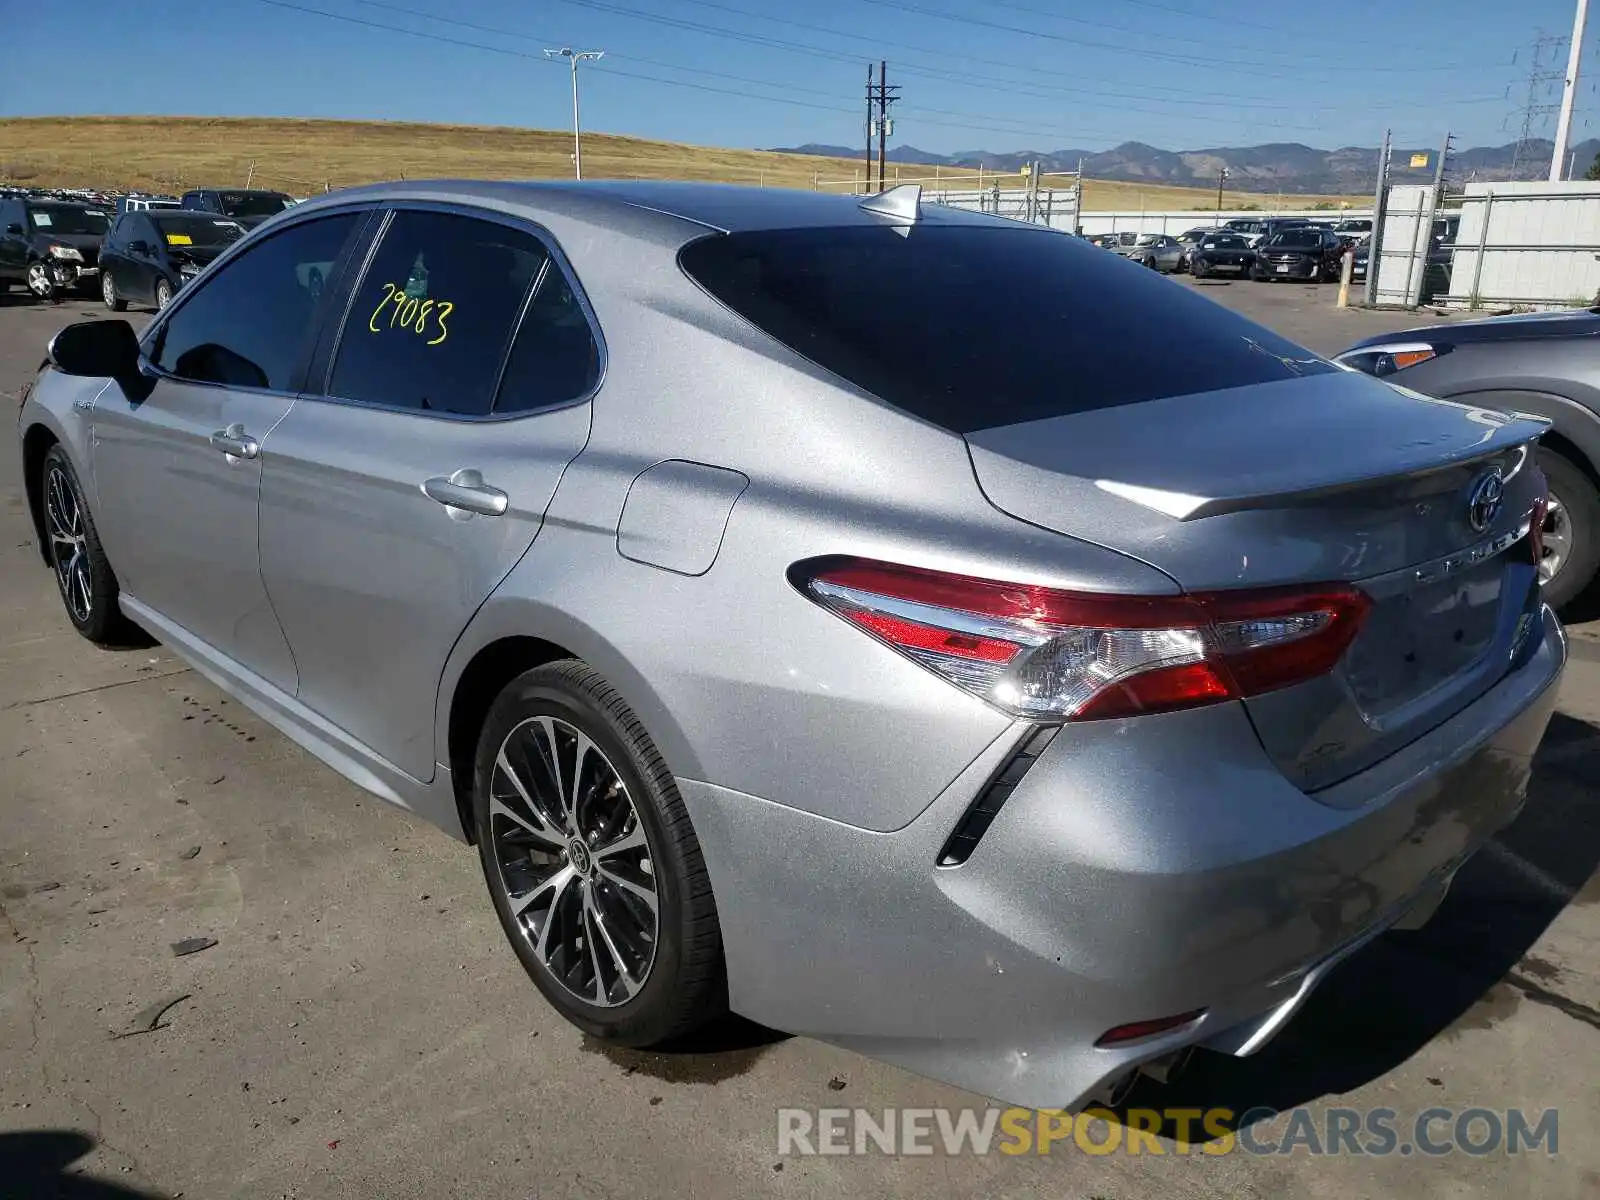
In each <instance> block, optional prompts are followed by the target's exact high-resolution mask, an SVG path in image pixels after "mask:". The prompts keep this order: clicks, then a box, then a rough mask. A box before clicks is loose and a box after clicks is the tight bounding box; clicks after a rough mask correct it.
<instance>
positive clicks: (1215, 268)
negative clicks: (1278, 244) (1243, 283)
mask: <svg viewBox="0 0 1600 1200" xmlns="http://www.w3.org/2000/svg"><path fill="white" fill-rule="evenodd" d="M1255 261H1256V256H1255V251H1253V250H1251V249H1250V243H1249V241H1247V240H1246V239H1245V237H1244V235H1243V234H1238V233H1229V232H1226V231H1221V230H1219V231H1217V232H1215V233H1208V234H1207V235H1206V237H1205V239H1204V240H1203V241H1202V242H1200V243H1199V244H1198V245H1197V246H1195V247H1194V249H1193V250H1191V251H1190V252H1189V272H1190V274H1192V275H1193V276H1194V277H1195V278H1196V279H1205V278H1207V277H1208V276H1211V275H1235V276H1238V277H1239V278H1241V279H1242V278H1244V277H1245V276H1246V275H1248V274H1249V273H1250V268H1251V267H1253V266H1254V265H1255Z"/></svg>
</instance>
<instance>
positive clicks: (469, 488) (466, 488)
mask: <svg viewBox="0 0 1600 1200" xmlns="http://www.w3.org/2000/svg"><path fill="white" fill-rule="evenodd" d="M422 490H423V493H424V494H425V495H426V496H427V497H428V499H430V500H434V501H437V502H438V503H440V504H442V505H444V506H445V507H446V508H451V509H456V510H458V511H460V512H464V513H478V514H480V515H481V516H485V517H499V516H504V515H505V511H506V508H507V507H508V506H509V505H510V502H511V498H510V497H509V496H507V495H506V494H505V493H504V492H502V491H501V490H500V489H499V488H497V487H490V486H489V485H488V484H486V483H484V481H483V476H482V474H480V473H479V472H477V471H473V470H470V469H463V470H460V471H457V472H456V473H455V474H454V475H451V476H450V477H449V478H446V477H445V476H443V475H435V476H434V477H433V478H432V479H427V480H424V481H423V484H422Z"/></svg>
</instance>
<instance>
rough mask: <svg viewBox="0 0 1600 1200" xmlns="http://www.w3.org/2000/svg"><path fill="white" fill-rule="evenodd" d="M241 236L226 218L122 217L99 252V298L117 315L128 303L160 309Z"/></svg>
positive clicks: (160, 213)
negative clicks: (132, 302) (150, 305)
mask: <svg viewBox="0 0 1600 1200" xmlns="http://www.w3.org/2000/svg"><path fill="white" fill-rule="evenodd" d="M243 236H244V226H242V225H240V224H239V222H237V221H235V220H233V219H232V218H230V217H213V216H208V215H207V214H205V213H198V212H184V211H180V210H175V209H157V210H153V211H151V212H130V213H124V214H123V215H122V216H120V217H118V218H117V223H116V224H115V225H114V226H112V229H111V232H110V233H109V234H108V235H107V236H106V244H105V246H104V248H103V249H102V250H101V251H100V295H101V298H102V299H104V300H105V302H106V307H107V308H109V309H111V310H112V311H113V312H121V311H122V310H123V309H125V308H127V307H128V302H129V301H130V300H132V301H135V302H137V303H141V304H153V305H155V306H156V307H157V308H158V309H159V308H165V307H166V306H167V302H168V301H169V300H171V299H172V297H173V296H174V295H176V294H177V291H178V289H179V288H181V287H182V286H183V285H184V284H185V283H187V282H189V280H191V279H193V278H194V277H195V276H196V275H198V274H199V273H200V271H201V269H202V268H204V267H205V265H206V264H207V263H209V262H210V261H211V260H212V259H214V258H216V257H217V255H219V254H221V253H222V252H223V251H224V250H226V249H227V248H228V247H229V246H231V245H233V243H234V242H236V241H238V240H239V239H240V238H241V237H243Z"/></svg>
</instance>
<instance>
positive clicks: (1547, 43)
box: [1511, 33, 1570, 179]
mask: <svg viewBox="0 0 1600 1200" xmlns="http://www.w3.org/2000/svg"><path fill="white" fill-rule="evenodd" d="M1569 40H1570V39H1568V38H1565V37H1556V36H1554V35H1548V34H1544V33H1541V34H1540V35H1539V36H1538V37H1536V38H1535V39H1534V40H1533V44H1532V45H1531V46H1529V47H1528V75H1527V82H1528V93H1527V95H1528V98H1527V101H1526V102H1525V103H1524V104H1523V106H1522V107H1521V108H1518V109H1514V110H1513V111H1512V116H1513V117H1514V118H1515V117H1520V118H1521V126H1520V129H1519V131H1518V133H1517V141H1516V145H1515V146H1513V147H1512V149H1511V178H1512V179H1516V178H1518V173H1517V172H1518V169H1519V168H1520V167H1521V166H1522V164H1523V163H1525V162H1534V163H1538V162H1541V161H1542V160H1543V159H1545V158H1547V157H1548V154H1547V153H1546V151H1545V150H1544V148H1543V147H1536V146H1535V144H1534V143H1535V142H1537V141H1542V140H1543V139H1542V138H1536V137H1535V136H1534V133H1535V131H1537V132H1540V133H1542V132H1543V131H1544V127H1545V124H1546V122H1547V121H1549V119H1550V114H1551V113H1553V112H1555V111H1556V110H1557V109H1559V108H1560V107H1561V106H1560V104H1558V103H1556V102H1554V101H1553V100H1552V99H1551V97H1552V96H1553V95H1554V87H1553V85H1556V84H1561V83H1564V82H1565V80H1566V74H1565V72H1564V71H1563V70H1562V67H1561V56H1562V54H1563V53H1564V52H1565V51H1566V48H1567V43H1568V41H1569ZM1515 61H1516V59H1515V57H1513V58H1512V62H1515Z"/></svg>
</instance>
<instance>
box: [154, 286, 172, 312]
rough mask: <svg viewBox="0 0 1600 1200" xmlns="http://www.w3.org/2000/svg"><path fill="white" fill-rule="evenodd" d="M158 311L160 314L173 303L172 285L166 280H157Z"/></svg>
mask: <svg viewBox="0 0 1600 1200" xmlns="http://www.w3.org/2000/svg"><path fill="white" fill-rule="evenodd" d="M155 297H156V311H157V312H160V311H161V310H162V309H164V308H166V307H167V305H169V304H171V303H172V285H171V284H170V283H168V282H167V281H166V280H165V279H158V280H156V291H155Z"/></svg>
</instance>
